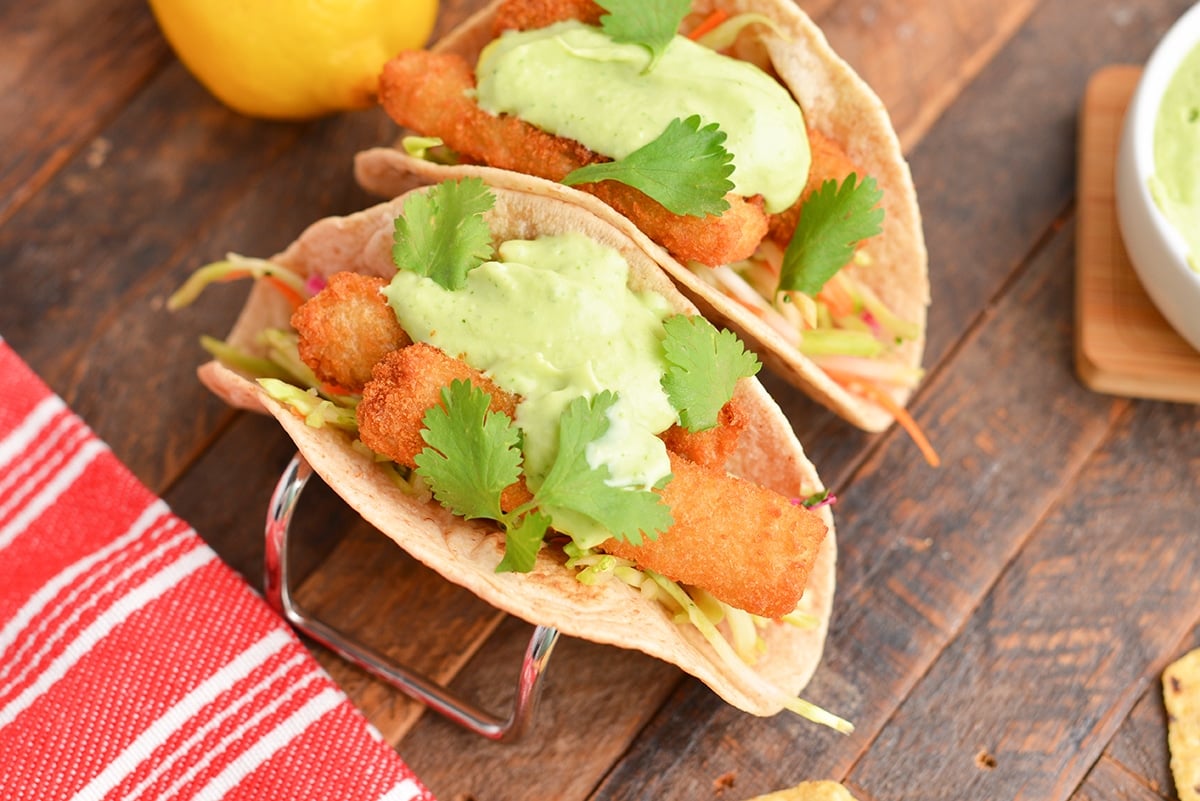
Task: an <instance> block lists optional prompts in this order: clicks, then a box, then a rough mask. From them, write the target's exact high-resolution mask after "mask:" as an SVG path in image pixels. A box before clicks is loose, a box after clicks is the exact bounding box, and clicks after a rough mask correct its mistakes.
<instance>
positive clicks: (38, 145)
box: [0, 0, 170, 224]
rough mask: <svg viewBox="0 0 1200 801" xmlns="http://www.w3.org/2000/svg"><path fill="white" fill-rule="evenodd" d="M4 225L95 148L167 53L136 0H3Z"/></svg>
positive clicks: (0, 133) (0, 174) (98, 150)
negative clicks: (81, 154) (6, 0)
mask: <svg viewBox="0 0 1200 801" xmlns="http://www.w3.org/2000/svg"><path fill="white" fill-rule="evenodd" d="M0 31H3V32H4V33H3V37H2V38H3V40H4V47H3V48H2V49H0V152H3V154H4V155H3V156H2V157H0V224H2V223H3V222H4V221H5V220H7V219H8V217H10V216H11V215H12V214H13V212H14V211H15V210H16V209H18V208H20V206H21V205H22V204H23V203H24V202H25V201H27V200H28V199H29V198H30V197H32V196H33V194H34V193H36V192H37V191H38V190H39V189H40V188H41V187H43V186H44V185H45V184H46V183H47V182H48V181H49V180H50V178H51V176H53V175H54V174H55V173H56V172H57V171H58V170H59V169H60V168H61V167H62V166H63V165H64V164H66V163H67V162H68V161H69V160H70V159H71V158H72V157H74V155H75V154H77V153H78V152H80V151H81V150H83V149H84V148H85V146H89V145H90V147H91V148H92V150H91V157H92V158H96V159H99V158H103V156H104V153H105V152H106V150H107V148H108V147H109V146H110V143H109V142H108V140H106V139H104V138H102V137H101V138H97V135H98V134H99V132H100V130H101V128H102V127H103V126H104V124H105V123H106V122H107V121H108V120H109V119H111V118H112V117H113V116H114V115H115V114H116V113H117V112H118V111H119V109H120V108H121V107H122V106H124V105H125V104H126V103H127V102H128V101H129V99H130V98H131V97H133V96H134V95H135V94H136V93H137V92H138V91H139V90H140V89H141V88H142V87H143V86H144V85H145V84H146V83H147V82H148V81H149V80H150V78H151V77H152V76H153V75H154V74H155V73H156V72H158V71H159V70H161V69H162V67H163V66H164V65H165V64H166V63H168V61H169V59H170V52H169V49H168V48H167V45H166V42H165V41H163V39H162V37H161V36H160V35H159V33H158V28H157V26H156V25H155V22H154V18H153V16H152V15H151V14H150V9H149V7H148V6H147V5H146V4H145V3H143V2H139V0H114V2H107V3H91V2H87V0H49V1H48V2H38V3H5V4H4V5H3V6H2V7H0Z"/></svg>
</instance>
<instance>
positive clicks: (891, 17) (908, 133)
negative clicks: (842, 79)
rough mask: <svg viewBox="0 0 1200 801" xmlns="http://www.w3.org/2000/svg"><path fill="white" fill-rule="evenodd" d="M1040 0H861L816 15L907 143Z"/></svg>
mask: <svg viewBox="0 0 1200 801" xmlns="http://www.w3.org/2000/svg"><path fill="white" fill-rule="evenodd" d="M1037 5H1038V0H1010V2H1005V3H996V2H992V1H991V0H941V1H940V2H931V0H924V2H916V3H914V2H909V1H906V0H890V2H878V0H855V2H841V3H836V4H834V5H833V6H832V7H831V8H830V9H829V10H828V12H826V13H821V14H820V16H819V17H818V21H819V23H820V25H821V28H822V30H824V32H825V35H826V37H827V38H828V39H829V43H830V44H831V45H833V48H834V49H835V50H836V51H837V52H838V54H839V55H841V56H842V58H844V59H846V61H847V62H849V63H850V65H851V66H853V67H854V68H855V69H856V70H857V71H858V73H859V74H860V75H861V76H862V77H863V78H864V79H865V80H866V82H867V83H868V84H870V86H871V88H873V89H874V90H875V92H876V93H877V94H878V95H879V97H880V99H881V100H883V103H884V105H885V106H887V109H888V112H889V113H890V114H891V116H892V122H893V124H894V125H895V126H896V131H897V133H898V134H899V136H900V142H901V144H902V145H903V146H904V148H905V150H908V149H910V148H911V147H912V146H913V145H914V144H916V143H917V142H918V141H920V139H921V137H922V136H923V135H924V134H925V132H926V131H928V130H929V128H930V126H932V125H933V123H934V122H935V121H936V120H937V118H938V117H939V116H940V115H941V114H942V112H943V111H945V110H946V108H947V107H948V106H949V105H950V104H951V103H952V102H954V99H955V98H956V97H957V96H958V95H959V93H960V92H962V90H963V88H964V87H965V86H967V85H968V84H969V83H970V82H971V81H972V80H973V79H974V78H975V76H976V75H977V74H978V73H979V71H980V70H981V69H983V68H984V66H985V65H986V64H987V63H988V62H989V61H990V60H991V59H992V58H993V57H994V56H995V54H996V53H997V52H998V51H999V50H1000V48H1002V47H1003V46H1004V45H1005V44H1006V43H1007V42H1008V40H1009V39H1010V38H1011V37H1012V36H1013V34H1014V33H1015V32H1016V31H1017V30H1018V29H1019V28H1020V27H1021V25H1022V23H1024V21H1025V20H1026V18H1028V16H1029V15H1030V13H1032V11H1033V9H1034V8H1035V7H1036V6H1037Z"/></svg>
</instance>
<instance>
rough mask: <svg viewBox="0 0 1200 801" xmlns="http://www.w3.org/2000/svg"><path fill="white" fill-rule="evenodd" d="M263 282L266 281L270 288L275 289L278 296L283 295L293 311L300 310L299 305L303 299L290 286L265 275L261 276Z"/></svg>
mask: <svg viewBox="0 0 1200 801" xmlns="http://www.w3.org/2000/svg"><path fill="white" fill-rule="evenodd" d="M263 280H264V281H266V282H267V283H268V284H270V285H271V286H273V287H275V288H276V289H277V290H279V294H281V295H283V296H284V298H286V299H287V302H288V303H289V304H291V307H292V308H293V309H298V308H300V305H301V304H302V303H304V297H303V296H301V294H300V293H299V292H297V291H296V290H294V289H292V288H291V287H290V286H288V285H287V284H285V283H284V282H283V281H280V280H279V279H278V278H276V277H275V276H273V275H265V276H263Z"/></svg>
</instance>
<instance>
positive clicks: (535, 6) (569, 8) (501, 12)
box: [493, 0, 605, 36]
mask: <svg viewBox="0 0 1200 801" xmlns="http://www.w3.org/2000/svg"><path fill="white" fill-rule="evenodd" d="M604 13H605V12H604V9H603V8H601V7H600V6H599V5H597V4H596V3H595V2H593V0H506V2H504V3H501V4H500V7H499V8H498V9H496V20H495V25H494V28H493V30H495V32H496V35H497V36H499V35H500V34H501V33H503V32H504V31H507V30H514V31H528V30H533V29H536V28H545V27H546V26H547V25H553V24H554V23H556V22H562V21H563V20H568V19H577V20H579V21H580V22H582V23H585V24H587V25H599V24H600V17H602V16H604Z"/></svg>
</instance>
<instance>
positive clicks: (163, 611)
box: [0, 339, 433, 801]
mask: <svg viewBox="0 0 1200 801" xmlns="http://www.w3.org/2000/svg"><path fill="white" fill-rule="evenodd" d="M0 566H2V567H0V798H4V799H6V800H10V801H11V800H13V799H31V800H32V799H36V800H37V801H52V800H53V799H109V800H110V801H115V800H116V799H166V798H192V799H210V798H211V799H216V798H225V799H256V800H258V799H270V800H271V801H275V799H386V801H410V800H411V799H421V801H432V799H433V796H432V795H431V794H430V793H429V791H428V790H426V789H425V788H424V787H423V786H422V785H421V784H420V782H419V781H418V780H417V778H416V777H415V776H414V775H413V774H412V772H411V771H410V770H409V768H408V767H407V766H406V765H405V764H404V763H403V762H402V761H401V759H400V758H399V757H398V756H397V755H396V753H395V752H394V751H393V750H392V749H391V748H390V747H389V746H388V745H387V744H386V743H385V742H383V740H382V739H381V738H380V737H379V735H378V734H377V733H376V732H375V731H374V730H373V729H372V728H371V727H370V726H369V724H368V723H367V722H366V720H365V719H364V718H363V717H362V715H361V714H360V713H359V712H358V711H357V710H356V709H355V708H354V707H353V706H352V705H351V703H350V702H349V700H348V699H347V698H346V697H345V695H343V694H342V693H341V691H340V690H338V689H337V687H336V686H335V685H334V684H333V683H332V681H331V680H330V679H329V677H328V676H327V675H326V674H325V673H324V672H323V671H322V670H321V668H320V667H319V666H318V665H317V663H316V662H315V661H314V660H313V659H312V658H311V656H310V655H309V654H308V652H307V651H306V650H305V649H304V646H303V645H301V644H300V642H299V641H298V640H297V639H296V638H295V636H293V634H292V632H291V631H290V629H288V628H287V627H286V626H285V625H284V624H283V623H282V622H281V621H280V620H279V618H278V617H276V616H275V615H274V614H272V612H271V611H270V610H269V609H268V608H267V606H266V605H265V603H263V601H262V600H261V599H259V598H258V597H256V596H255V595H254V594H253V593H252V592H251V591H250V589H249V587H248V586H247V585H246V584H245V582H243V581H242V580H241V578H239V577H238V576H237V575H236V574H235V573H234V572H233V571H232V570H230V569H229V568H228V567H226V565H224V564H223V563H222V562H221V561H220V560H219V559H218V558H217V556H216V554H215V553H213V551H212V550H211V549H209V548H208V546H207V545H205V544H204V542H203V541H201V539H200V538H199V537H198V536H197V535H196V533H195V532H194V531H192V530H191V529H190V528H189V527H188V526H187V524H186V523H184V522H183V521H181V520H180V519H179V518H177V517H175V516H174V515H172V514H171V512H170V510H169V509H168V508H167V506H166V504H164V503H163V502H162V501H161V500H159V499H158V498H156V497H155V496H154V495H153V493H151V492H150V491H149V490H148V489H146V487H145V486H143V485H142V484H141V483H139V482H138V480H137V479H136V478H135V477H134V476H133V475H132V474H131V473H130V472H129V471H128V470H127V469H126V468H125V467H124V466H123V465H122V464H121V463H120V462H119V461H118V460H117V459H116V457H115V456H113V454H112V452H111V451H110V450H109V449H108V448H107V447H106V446H105V445H104V443H102V442H101V441H100V440H99V439H98V438H97V437H96V436H95V435H94V434H93V433H92V432H91V431H90V430H89V429H88V428H87V426H86V425H84V423H83V421H81V420H80V419H79V418H78V417H77V416H75V415H74V414H73V413H72V412H71V411H70V410H69V409H68V408H67V407H66V405H65V404H64V403H63V401H62V400H61V399H59V398H58V397H57V396H55V395H54V394H52V393H51V392H50V390H49V389H48V388H47V387H46V386H45V384H43V383H42V382H41V380H40V379H38V378H37V376H35V375H34V374H33V372H32V371H31V370H30V369H29V367H28V366H27V365H26V364H25V363H24V362H23V361H21V359H20V358H19V357H18V356H17V355H16V353H14V352H13V351H12V349H11V348H10V347H9V346H8V345H7V344H6V343H5V342H4V341H3V340H2V339H0Z"/></svg>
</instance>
